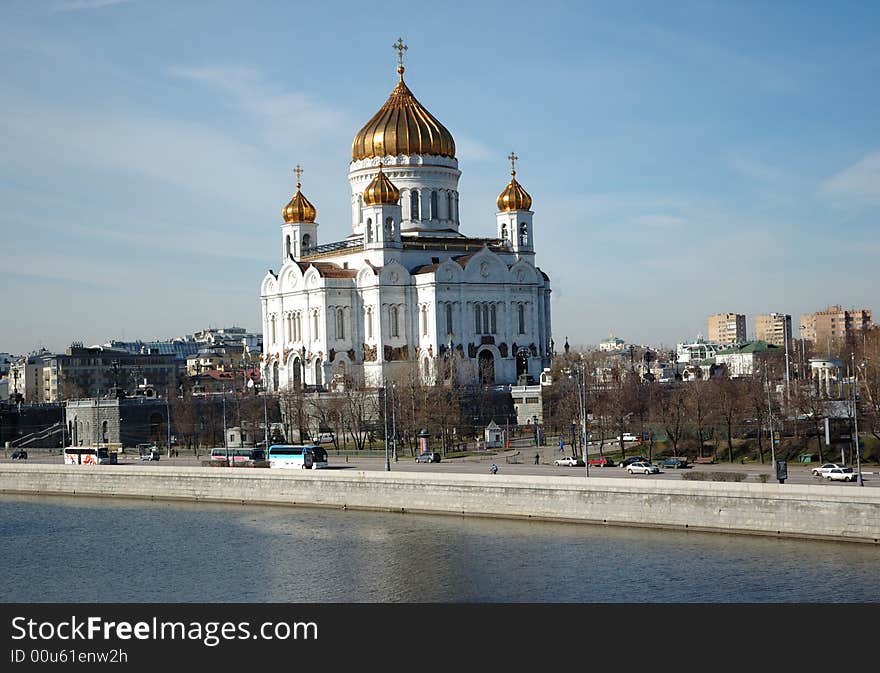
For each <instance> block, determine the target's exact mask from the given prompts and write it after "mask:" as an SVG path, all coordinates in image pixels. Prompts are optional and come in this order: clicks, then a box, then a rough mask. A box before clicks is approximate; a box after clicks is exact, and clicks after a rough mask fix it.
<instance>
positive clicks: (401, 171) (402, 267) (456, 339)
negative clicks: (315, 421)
mask: <svg viewBox="0 0 880 673" xmlns="http://www.w3.org/2000/svg"><path fill="white" fill-rule="evenodd" d="M395 48H397V49H398V54H399V57H400V59H399V65H398V68H397V72H398V74H399V76H400V79H399V81H398V83H397V86H395V87H394V90H393V91H392V92H391V95H390V96H389V97H388V100H387V101H385V104H384V105H383V106H382V108H381V109H380V110H379V111H378V112H377V113H376V114H375V115H374V116H373V118H372V119H370V121H368V122H367V123H366V125H365V126H364V127H363V128H362V129H361V130H360V131H359V132H358V134H357V135H356V136H355V138H354V142H353V143H352V146H351V163H350V165H349V172H348V179H349V183H350V184H351V225H352V233H351V234H349V235H348V236H347V237H346V238H345V239H343V240H341V241H336V242H333V243H325V244H319V241H318V223H317V221H316V217H317V211H316V209H315V207H314V206H313V205H312V204H311V203H310V202H309V201H308V199H306V197H305V196H304V195H303V193H302V192H301V191H300V190H301V182H300V178H301V169H299V167H297V184H296V193H295V194H294V195H293V198H292V199H291V200H290V202H289V203H288V204H287V205H286V206H285V207H284V209H283V211H282V214H283V218H284V223H283V224H282V225H281V267H280V268H279V270H278V272H277V273H275V272H274V271H273V270H270V271H269V272H268V273H267V274H266V276H265V278H264V279H263V283H262V285H261V288H260V298H261V301H262V316H263V353H262V355H261V367H262V376H263V381H265V382H266V383H265V385H266V389H267V390H269V391H278V390H280V389H283V388H285V387H288V386H295V387H299V386H302V385H303V384H305V385H306V386H309V387H315V388H320V387H323V386H339V385H345V383H344V382H347V383H348V384H349V385H351V384H353V385H358V386H359V385H365V386H368V387H377V386H381V385H384V383H383V382H384V381H385V380H387V379H391V378H393V377H395V376H396V375H400V374H403V373H404V372H403V370H404V369H405V368H407V367H411V366H414V365H417V366H418V368H419V369H418V371H419V372H420V374H421V377H422V380H423V381H424V382H426V383H438V382H443V381H449V380H455V381H457V382H461V383H465V384H476V383H480V384H496V383H497V384H511V383H515V382H516V381H517V380H518V378H519V376H520V375H523V374H525V375H529V376H530V377H532V378H533V379H535V380H537V379H538V378H539V376H540V374H541V371H542V370H543V369H544V368H545V367H547V366H549V363H550V356H551V354H552V341H551V338H550V279H549V278H548V276H547V275H546V274H545V273H544V272H543V271H541V269H540V268H538V267H537V266H535V247H534V244H535V239H534V230H533V226H532V215H533V213H532V211H531V207H532V198H531V197H530V196H529V194H528V193H527V192H526V191H525V189H523V187H522V186H521V185H520V184H519V182H517V180H516V170H515V163H514V162H515V161H516V156H515V155H514V154H513V153H511V155H510V157H509V158H510V160H511V164H512V170H511V179H510V182H509V183H508V185H507V186H506V187H505V188H504V190H503V191H502V192H501V194H500V195H499V196H498V200H497V205H498V212H497V213H496V215H495V219H496V225H497V228H496V231H495V236H493V237H471V236H465V235H464V234H462V233H460V231H459V228H460V226H461V224H460V222H459V217H458V212H459V211H458V202H459V194H458V178H459V176H460V175H461V171H459V170H458V160H457V159H456V158H455V141H454V140H453V138H452V134H451V133H450V132H449V131H448V130H447V129H446V127H444V126H443V125H442V124H441V123H440V122H439V121H438V120H437V119H436V118H435V117H434V116H433V115H432V114H431V113H430V112H428V111H427V110H426V109H425V108H424V107H423V106H422V105H421V104H420V103H419V102H418V100H416V98H415V96H414V95H413V94H412V92H411V91H410V90H409V88H408V87H407V86H406V84H405V83H404V81H403V71H404V68H403V59H402V54H403V50H404V49H406V47H405V46H404V45H403V42H402V41H401V40H398V42H397V44H396V45H395Z"/></svg>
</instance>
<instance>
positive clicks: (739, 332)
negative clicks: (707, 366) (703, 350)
mask: <svg viewBox="0 0 880 673" xmlns="http://www.w3.org/2000/svg"><path fill="white" fill-rule="evenodd" d="M707 334H708V341H710V342H714V343H718V344H739V343H743V342H744V341H745V340H746V316H745V314H743V313H716V314H715V315H710V316H709V320H708V329H707Z"/></svg>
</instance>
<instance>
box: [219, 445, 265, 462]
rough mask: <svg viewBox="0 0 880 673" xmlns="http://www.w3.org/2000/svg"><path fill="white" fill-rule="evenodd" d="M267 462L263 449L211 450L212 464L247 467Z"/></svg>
mask: <svg viewBox="0 0 880 673" xmlns="http://www.w3.org/2000/svg"><path fill="white" fill-rule="evenodd" d="M263 460H266V454H265V452H264V451H263V449H225V448H222V447H221V448H216V449H211V462H214V463H223V464H225V465H245V464H249V463H254V462H260V461H263Z"/></svg>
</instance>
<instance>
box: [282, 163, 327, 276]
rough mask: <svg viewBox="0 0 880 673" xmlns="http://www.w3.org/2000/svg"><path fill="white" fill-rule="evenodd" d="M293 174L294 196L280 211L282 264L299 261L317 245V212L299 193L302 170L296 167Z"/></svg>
mask: <svg viewBox="0 0 880 673" xmlns="http://www.w3.org/2000/svg"><path fill="white" fill-rule="evenodd" d="M293 172H294V173H296V194H294V195H293V198H292V199H290V202H289V203H288V204H287V205H286V206H284V209H283V210H282V211H281V215H282V217H283V218H284V224H282V225H281V263H282V264H284V263H285V262H287V261H289V260H290V259H291V258H293V259H300V258H301V257H302V256H303V255H307V254H308V253H309V250H311V249H313V248H314V247H315V246H317V245H318V224H317V222H315V218H316V217H317V216H318V211H317V210H315V207H314V206H313V205H312V204H311V203H309V200H308V199H307V198H306V197H305V196H303V193H302V192H301V191H300V187H301V186H302V183H301V182H300V178H301V177H302V174H303V169H302V168H301V167H300V166H297V167H296V168H295V169H293Z"/></svg>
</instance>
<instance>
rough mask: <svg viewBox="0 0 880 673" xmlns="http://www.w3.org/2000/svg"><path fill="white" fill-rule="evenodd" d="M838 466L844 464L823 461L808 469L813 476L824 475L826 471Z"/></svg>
mask: <svg viewBox="0 0 880 673" xmlns="http://www.w3.org/2000/svg"><path fill="white" fill-rule="evenodd" d="M838 467H846V465H841V464H840V463H823V464H822V465H819V466H818V467H814V468H813V469H812V470H810V471H811V472H812V473H813V476H814V477H824V476H825V473H826V472H828V471H829V470H833V469H835V468H838Z"/></svg>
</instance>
